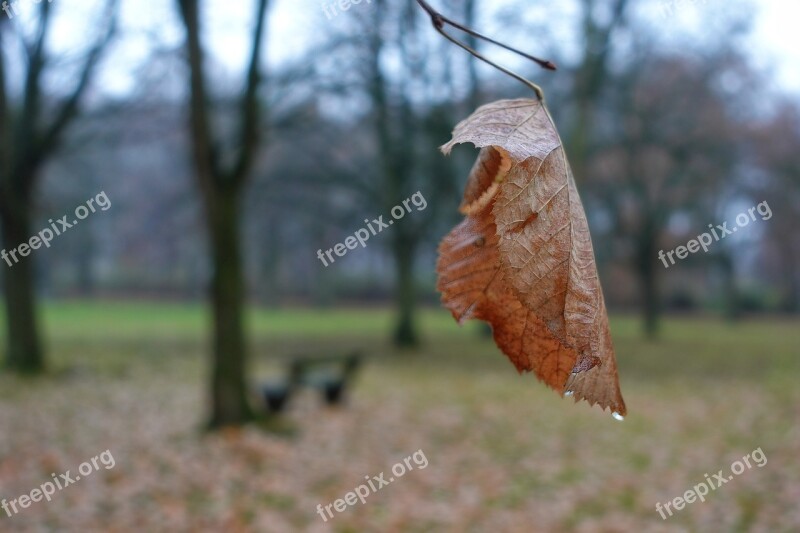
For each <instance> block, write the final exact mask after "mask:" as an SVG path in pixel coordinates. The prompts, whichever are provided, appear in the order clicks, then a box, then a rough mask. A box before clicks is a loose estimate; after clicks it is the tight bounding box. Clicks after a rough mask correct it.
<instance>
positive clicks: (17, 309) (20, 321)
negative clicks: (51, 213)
mask: <svg viewBox="0 0 800 533" xmlns="http://www.w3.org/2000/svg"><path fill="white" fill-rule="evenodd" d="M28 183H30V181H28ZM4 198H5V199H6V200H5V202H6V203H9V200H11V201H12V202H14V205H15V206H16V208H12V207H9V208H7V209H2V210H0V222H2V240H3V246H4V249H8V248H14V247H16V246H17V244H19V243H23V242H27V241H28V239H30V236H31V221H30V212H31V209H30V207H29V205H30V199H29V198H27V199H26V198H20V197H16V198H9V197H6V196H4ZM17 258H19V259H21V261H19V263H15V264H13V266H12V267H9V268H5V267H7V266H8V265H6V264H2V265H0V268H3V269H4V270H5V272H4V273H3V274H4V275H3V280H4V294H5V306H6V322H7V327H8V341H7V347H6V349H7V354H6V365H7V367H8V368H9V369H11V370H13V371H15V372H17V373H20V374H36V373H39V372H41V371H43V370H44V368H45V361H44V353H43V351H42V346H41V341H40V337H39V320H38V318H39V317H38V315H37V313H36V303H35V302H36V300H35V295H34V283H33V277H34V263H33V262H32V261H31V260H30V257H26V258H20V257H19V255H17ZM12 263H13V260H12Z"/></svg>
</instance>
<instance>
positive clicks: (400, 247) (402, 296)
mask: <svg viewBox="0 0 800 533" xmlns="http://www.w3.org/2000/svg"><path fill="white" fill-rule="evenodd" d="M394 240H395V243H394V246H393V247H392V253H393V254H394V263H395V268H396V269H397V274H396V276H397V280H396V283H395V291H396V293H395V301H396V302H397V323H396V325H395V330H394V343H395V345H396V346H398V347H401V348H413V347H415V346H418V345H419V337H418V336H417V326H416V321H415V319H414V317H415V316H416V312H415V311H416V305H417V293H416V286H415V282H414V257H415V251H416V239H414V238H412V237H409V236H407V235H406V234H404V233H403V232H397V237H396V238H395V239H394Z"/></svg>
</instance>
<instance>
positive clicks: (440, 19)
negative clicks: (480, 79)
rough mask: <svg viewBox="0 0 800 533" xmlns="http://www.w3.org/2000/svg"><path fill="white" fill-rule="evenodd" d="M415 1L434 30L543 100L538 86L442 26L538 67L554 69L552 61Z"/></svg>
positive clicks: (422, 1) (418, 0)
mask: <svg viewBox="0 0 800 533" xmlns="http://www.w3.org/2000/svg"><path fill="white" fill-rule="evenodd" d="M417 3H418V4H419V5H420V7H422V9H424V10H425V11H426V12H427V13H428V15H429V16H430V17H431V22H432V23H433V27H434V28H436V31H438V32H439V33H440V34H441V35H442V36H443V37H444V38H445V39H447V40H448V41H450V42H452V43H454V44H455V45H457V46H459V47H461V48H463V49H464V50H466V51H467V52H469V53H470V54H472V55H473V56H475V57H476V58H478V59H480V60H481V61H483V62H484V63H487V64H489V65H491V66H493V67H494V68H496V69H497V70H499V71H501V72H503V73H504V74H506V75H508V76H511V77H512V78H514V79H515V80H517V81H519V82H521V83H523V84H525V85H527V86H528V87H530V88H531V89H532V90H533V91H534V92H535V93H536V96H537V97H538V98H539V100H544V95H543V93H542V89H541V87H539V86H538V85H536V84H535V83H533V82H531V81H530V80H528V79H526V78H524V77H522V76H520V75H519V74H516V73H515V72H512V71H511V70H508V69H507V68H504V67H501V66H500V65H498V64H497V63H494V62H493V61H491V60H489V59H487V58H486V57H484V56H483V55H481V54H480V53H479V52H477V51H476V50H475V49H474V48H473V47H471V46H469V45H468V44H466V43H463V42H461V41H459V40H458V39H456V38H455V37H453V36H451V35H450V34H449V33H447V32H446V31H445V29H444V28H445V25H449V26H452V27H454V28H456V29H457V30H460V31H463V32H464V33H467V34H468V35H471V36H472V37H476V38H478V39H481V40H484V41H486V42H488V43H491V44H494V45H496V46H499V47H501V48H503V49H505V50H508V51H509V52H513V53H515V54H517V55H519V56H522V57H524V58H526V59H529V60H531V61H533V62H535V63H536V64H538V65H539V66H540V67H542V68H544V69H547V70H556V65H555V64H554V63H553V62H552V61H548V60H545V59H539V58H538V57H535V56H532V55H530V54H526V53H525V52H522V51H521V50H517V49H516V48H513V47H511V46H508V45H507V44H504V43H501V42H500V41H496V40H494V39H492V38H490V37H487V36H485V35H483V34H481V33H478V32H477V31H475V30H473V29H471V28H469V27H467V26H464V25H463V24H459V23H458V22H455V21H453V20H451V19H449V18H447V17H445V16H444V15H442V14H441V13H439V12H438V11H436V10H435V9H433V7H431V5H430V4H428V2H426V1H425V0H417Z"/></svg>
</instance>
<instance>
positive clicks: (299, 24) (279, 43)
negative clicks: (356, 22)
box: [0, 0, 800, 95]
mask: <svg viewBox="0 0 800 533" xmlns="http://www.w3.org/2000/svg"><path fill="white" fill-rule="evenodd" d="M101 1H102V0H81V1H71V2H66V1H65V2H64V3H63V4H62V3H60V0H53V5H54V6H55V7H56V8H57V14H58V16H57V19H56V20H57V24H56V25H55V29H56V32H55V35H54V40H53V42H54V44H56V45H57V46H58V48H59V49H64V48H67V49H68V48H69V47H70V46H79V45H80V44H81V43H82V40H83V39H84V37H85V36H86V35H90V34H91V32H92V31H93V30H95V29H96V27H95V26H93V25H92V22H93V21H94V20H95V19H94V17H93V16H92V13H93V12H95V13H96V6H97V5H99V3H100V2H101ZM337 1H338V0H337ZM409 1H412V0H409ZM329 2H332V0H273V11H272V13H271V18H270V33H269V43H268V47H269V50H268V58H269V61H270V62H271V63H272V64H275V63H278V62H281V61H284V60H287V59H290V58H291V57H293V56H301V55H303V53H304V50H306V49H307V47H308V46H309V45H310V44H311V43H312V42H313V41H314V39H316V38H317V37H318V36H319V35H320V34H321V33H322V32H320V29H324V28H325V27H326V25H341V24H346V23H347V20H346V18H347V17H348V16H352V15H353V13H352V12H343V13H339V14H338V15H336V17H335V18H333V20H328V18H327V17H326V15H325V14H324V12H323V9H322V6H323V4H327V3H329ZM670 2H672V5H673V6H674V9H673V13H674V16H672V17H669V18H665V17H663V16H662V15H661V13H662V10H663V8H664V6H669V5H670ZM174 4H175V2H174V1H171V0H166V1H162V2H148V3H146V4H145V3H142V2H141V1H138V0H122V6H123V16H122V21H123V23H122V27H123V29H124V33H123V35H124V39H123V40H122V41H121V42H119V43H118V44H117V46H116V47H115V52H114V55H113V57H112V59H111V60H110V61H108V62H107V64H106V65H105V66H104V70H103V76H102V86H103V87H104V88H105V89H106V90H107V91H109V92H111V93H115V94H117V95H121V94H124V93H126V92H128V91H129V90H130V89H131V88H132V87H133V86H135V84H136V82H137V79H136V72H137V69H138V67H139V66H140V65H142V64H143V62H144V61H146V60H147V58H148V57H149V56H150V54H151V47H152V43H153V41H154V38H153V37H154V36H155V40H156V41H160V43H161V44H162V45H166V46H170V45H172V46H174V45H176V44H177V43H179V42H180V40H181V39H182V34H181V32H180V26H179V25H178V23H177V22H178V21H177V17H176V13H175V7H174ZM202 4H203V6H204V15H203V22H204V24H205V26H206V28H207V30H208V34H207V36H208V39H209V41H208V42H209V43H210V44H211V45H212V46H211V47H210V48H211V49H212V50H214V51H215V55H216V59H217V61H219V62H222V63H223V64H225V65H226V66H228V67H230V69H231V71H238V69H240V68H241V66H242V65H243V62H244V60H245V58H246V52H245V51H246V47H247V38H248V35H247V31H246V27H247V24H248V23H249V22H250V21H251V14H252V12H253V1H252V0H242V1H237V2H231V1H230V0H205V1H204V2H202ZM433 4H434V5H436V2H435V1H434V2H433ZM489 4H490V3H489V2H488V1H486V2H485V3H484V5H486V6H487V7H488V6H489ZM509 4H513V5H519V2H518V1H516V0H514V1H513V2H509V1H504V0H493V1H492V2H491V9H492V10H502V9H503V7H504V6H507V5H509ZM753 4H754V6H755V7H756V9H757V13H756V17H755V20H754V31H753V36H752V39H751V41H750V43H749V46H748V48H749V49H750V53H751V55H752V57H753V58H754V61H755V62H756V64H757V65H758V66H760V67H770V66H771V67H773V69H772V70H773V71H774V72H775V74H776V76H775V79H773V80H766V81H765V84H766V85H767V86H773V85H774V86H775V87H776V88H778V87H779V88H781V89H782V90H784V91H792V92H794V93H796V94H798V95H800V68H798V66H800V46H798V41H799V39H798V36H797V33H798V29H797V28H796V26H797V23H798V21H800V2H795V1H787V0H760V1H759V0H755V1H754V2H753ZM557 5H558V7H557V8H556V7H553V8H552V11H553V12H555V11H556V10H557V12H556V13H555V14H554V13H552V12H551V13H548V14H547V16H548V17H550V18H549V20H561V21H567V22H570V21H574V20H575V18H574V17H570V16H568V15H569V13H570V12H574V9H573V7H572V6H571V5H570V2H561V3H559V4H557ZM634 5H636V6H637V8H640V9H644V10H645V11H646V12H648V13H651V15H652V16H651V19H652V20H653V21H654V29H655V31H656V35H657V37H658V38H659V39H663V42H664V43H667V45H672V46H684V47H687V48H691V47H692V44H693V43H694V42H695V41H698V42H699V41H701V40H702V39H703V37H704V36H705V34H707V33H708V29H709V28H713V26H714V23H715V22H717V21H718V20H720V19H721V18H723V17H724V16H725V15H726V14H727V10H728V9H729V5H730V3H729V1H727V0H647V1H644V2H640V3H635V4H634ZM366 9H375V6H374V5H372V4H367V3H366V0H364V1H363V2H362V3H361V4H359V5H354V6H352V7H351V8H350V11H354V10H366ZM20 10H22V11H23V13H22V15H21V16H20V17H19V18H18V20H20V19H22V20H23V21H24V22H26V23H30V21H31V20H34V19H33V17H35V14H36V6H35V5H34V4H33V2H32V1H31V0H20ZM536 11H538V8H536ZM527 14H530V15H532V16H536V15H538V14H539V13H533V10H532V12H531V13H526V14H525V15H527ZM0 16H5V15H2V14H0ZM489 18H491V17H489ZM481 26H482V27H489V28H490V29H491V21H486V22H482V23H481ZM565 31H569V30H565ZM670 43H671V44H670Z"/></svg>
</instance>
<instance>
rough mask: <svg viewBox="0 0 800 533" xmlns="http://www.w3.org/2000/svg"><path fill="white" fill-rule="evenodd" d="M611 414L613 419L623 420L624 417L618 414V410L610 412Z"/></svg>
mask: <svg viewBox="0 0 800 533" xmlns="http://www.w3.org/2000/svg"><path fill="white" fill-rule="evenodd" d="M611 416H613V417H614V419H615V420H619V421H620V422H622V421H623V420H625V417H624V416H622V415H621V414H619V413H618V412H616V411H614V412H613V413H611Z"/></svg>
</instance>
